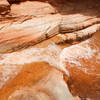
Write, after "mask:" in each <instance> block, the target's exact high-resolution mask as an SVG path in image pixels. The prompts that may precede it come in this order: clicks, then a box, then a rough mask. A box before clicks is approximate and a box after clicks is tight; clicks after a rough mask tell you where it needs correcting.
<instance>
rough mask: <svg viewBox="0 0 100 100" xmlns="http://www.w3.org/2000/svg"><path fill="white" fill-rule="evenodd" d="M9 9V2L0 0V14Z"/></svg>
mask: <svg viewBox="0 0 100 100" xmlns="http://www.w3.org/2000/svg"><path fill="white" fill-rule="evenodd" d="M9 11H10V4H9V3H8V2H7V0H0V14H6V13H8V12H9Z"/></svg>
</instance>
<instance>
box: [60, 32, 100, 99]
mask: <svg viewBox="0 0 100 100" xmlns="http://www.w3.org/2000/svg"><path fill="white" fill-rule="evenodd" d="M99 42H100V33H96V34H95V35H94V36H93V37H92V38H91V39H88V40H86V41H84V42H82V43H80V44H78V45H73V46H71V47H69V48H64V50H63V51H62V55H61V58H62V59H64V60H65V61H64V62H65V64H66V69H67V70H68V72H69V80H68V86H69V89H70V91H71V93H72V94H73V95H76V96H77V95H79V96H80V97H81V98H90V99H91V100H99V99H100V43H99Z"/></svg>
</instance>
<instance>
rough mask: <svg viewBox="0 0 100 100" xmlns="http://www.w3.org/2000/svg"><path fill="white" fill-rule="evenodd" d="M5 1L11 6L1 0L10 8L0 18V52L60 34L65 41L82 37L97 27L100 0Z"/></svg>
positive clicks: (99, 25)
mask: <svg viewBox="0 0 100 100" xmlns="http://www.w3.org/2000/svg"><path fill="white" fill-rule="evenodd" d="M8 1H9V3H10V4H11V5H9V4H8V3H7V1H5V0H3V2H6V4H8V5H9V6H8V5H5V6H3V4H2V2H1V4H2V6H3V8H7V7H10V12H9V14H4V15H3V16H1V17H0V20H1V22H0V48H1V50H0V52H5V51H6V52H7V51H8V50H11V49H15V48H17V49H19V48H20V47H23V45H24V44H25V43H24V42H26V44H25V45H24V47H25V46H26V47H27V46H28V45H29V44H31V45H34V44H36V43H38V42H40V41H42V40H45V39H47V38H49V37H51V36H54V35H57V34H60V33H63V34H64V37H65V38H64V41H73V40H81V39H82V38H87V37H89V36H91V35H92V34H93V33H94V32H96V31H98V30H99V29H100V24H99V22H100V17H99V11H100V9H99V6H100V2H99V0H95V1H94V0H88V1H87V0H84V1H81V0H78V1H77V3H76V2H75V1H74V0H68V1H67V0H62V1H60V0H59V1H58V0H50V1H47V0H43V1H34V0H8ZM12 1H14V2H12ZM21 1H24V2H21ZM2 6H1V7H2ZM8 10H9V9H4V10H2V11H6V12H8ZM49 18H50V20H49ZM38 20H39V21H38ZM50 22H51V23H50ZM34 25H35V26H34ZM45 26H46V27H45ZM32 29H33V30H34V31H33V30H32ZM35 34H37V38H36V37H35V36H36V35H35ZM8 35H9V36H8ZM34 35H35V36H34ZM28 37H29V38H30V37H31V39H29V38H28ZM8 41H9V42H8ZM23 41H24V42H23ZM30 42H31V43H30ZM5 46H9V47H7V48H5Z"/></svg>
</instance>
